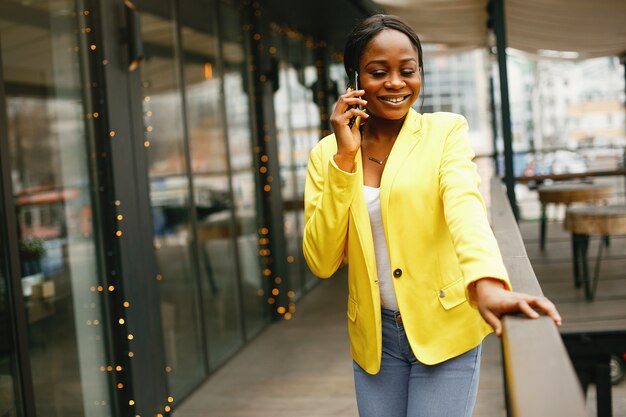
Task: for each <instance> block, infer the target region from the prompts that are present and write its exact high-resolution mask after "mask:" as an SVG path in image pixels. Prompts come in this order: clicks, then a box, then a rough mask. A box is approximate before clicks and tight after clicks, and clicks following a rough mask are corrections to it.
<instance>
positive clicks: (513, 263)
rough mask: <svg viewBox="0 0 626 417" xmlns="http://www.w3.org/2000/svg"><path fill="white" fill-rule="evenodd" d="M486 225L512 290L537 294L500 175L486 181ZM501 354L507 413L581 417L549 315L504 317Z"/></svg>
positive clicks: (573, 379)
mask: <svg viewBox="0 0 626 417" xmlns="http://www.w3.org/2000/svg"><path fill="white" fill-rule="evenodd" d="M491 224H492V228H493V231H494V234H495V236H496V239H497V240H498V244H499V246H500V251H501V252H502V256H503V259H504V263H505V265H506V268H507V270H508V273H509V277H510V279H511V285H512V286H513V288H514V289H515V290H516V291H520V292H525V293H527V294H531V295H536V296H542V295H543V292H542V290H541V287H540V286H539V282H538V281H537V277H536V275H535V272H534V271H533V268H532V266H531V263H530V260H529V259H528V256H527V254H526V249H525V247H524V242H523V241H522V236H521V234H520V231H519V228H518V226H517V223H516V221H515V218H514V216H513V211H512V210H511V206H510V205H509V201H508V199H507V197H506V192H505V190H504V188H503V186H502V183H501V181H500V179H498V178H493V179H492V182H491ZM502 352H503V355H502V356H503V366H504V378H505V386H506V403H507V412H508V415H509V416H511V417H544V416H545V417H561V416H563V417H566V416H567V417H586V416H587V414H586V411H585V398H584V396H583V391H582V388H581V386H580V383H579V381H578V377H577V376H576V372H575V371H574V367H573V365H572V363H571V361H570V359H569V356H568V353H567V350H566V348H565V345H564V344H563V341H562V339H561V336H560V335H559V331H558V329H557V327H556V325H555V324H554V323H553V322H552V320H551V319H550V318H548V317H545V316H542V317H540V318H538V319H534V320H533V319H527V318H524V317H521V316H515V315H509V316H505V317H504V318H503V333H502Z"/></svg>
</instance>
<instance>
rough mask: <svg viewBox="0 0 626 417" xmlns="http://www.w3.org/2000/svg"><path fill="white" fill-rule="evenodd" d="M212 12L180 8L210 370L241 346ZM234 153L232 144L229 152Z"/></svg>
mask: <svg viewBox="0 0 626 417" xmlns="http://www.w3.org/2000/svg"><path fill="white" fill-rule="evenodd" d="M214 9H215V5H213V8H211V7H210V4H207V1H206V0H189V1H187V2H184V3H183V4H181V41H182V45H183V53H182V57H183V66H184V69H183V73H184V76H185V96H186V100H187V102H186V104H187V106H186V108H187V125H188V133H189V148H190V154H191V167H192V174H193V187H194V193H195V195H196V213H197V217H198V225H197V235H196V236H197V242H198V252H199V254H200V267H201V271H202V275H201V277H202V283H203V285H202V288H203V291H202V294H203V297H204V305H205V323H206V329H207V343H208V353H209V364H210V367H211V369H215V368H216V367H217V366H218V365H220V364H221V363H223V362H224V360H225V359H226V358H228V357H230V356H231V355H232V354H233V353H234V352H235V351H236V350H237V349H238V348H239V347H240V346H241V345H242V344H243V331H242V330H243V329H242V320H241V310H240V298H239V288H238V271H237V257H236V251H235V242H236V241H235V240H234V239H233V237H234V235H235V232H234V228H233V222H232V220H233V218H232V215H233V213H232V211H233V201H232V198H231V190H230V186H231V185H230V181H229V178H228V170H229V158H228V148H227V146H226V137H225V129H224V119H223V117H224V114H223V111H222V102H221V98H222V94H221V90H220V89H221V81H222V74H221V72H220V67H219V66H218V51H219V42H218V39H217V30H216V27H215V26H214V25H212V24H211V19H209V18H208V16H210V15H211V10H214ZM236 95H237V91H236V90H235V91H230V90H229V94H228V95H227V96H229V98H230V99H234V100H236V99H237V97H236ZM240 97H241V95H240ZM243 139H244V140H245V136H244V137H243ZM233 140H234V141H235V143H237V142H238V141H237V139H236V138H233ZM240 140H241V139H240ZM237 144H241V142H238V143H237ZM235 147H236V145H235V144H231V149H233V150H235V149H236V148H235ZM243 162H244V163H245V160H244V161H243ZM240 225H241V224H239V225H238V226H240Z"/></svg>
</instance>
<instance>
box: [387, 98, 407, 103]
mask: <svg viewBox="0 0 626 417" xmlns="http://www.w3.org/2000/svg"><path fill="white" fill-rule="evenodd" d="M404 99H405V97H396V98H384V97H383V100H385V101H388V102H390V103H399V102H401V101H402V100H404Z"/></svg>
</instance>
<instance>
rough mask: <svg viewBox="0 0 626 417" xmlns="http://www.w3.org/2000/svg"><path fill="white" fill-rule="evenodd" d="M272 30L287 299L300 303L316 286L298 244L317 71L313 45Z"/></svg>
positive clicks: (314, 137)
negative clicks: (306, 291) (305, 291)
mask: <svg viewBox="0 0 626 417" xmlns="http://www.w3.org/2000/svg"><path fill="white" fill-rule="evenodd" d="M274 30H275V33H274V34H273V39H272V40H273V42H274V45H276V46H277V50H278V51H279V52H278V54H277V58H278V59H279V60H280V72H279V89H278V91H277V92H276V94H275V95H274V106H275V111H276V125H277V135H278V147H279V160H280V173H281V183H282V186H283V188H282V191H283V200H284V201H285V203H286V204H285V206H286V207H288V209H287V210H286V211H285V213H284V219H285V220H284V221H285V239H286V243H287V244H286V249H287V262H288V267H289V288H290V290H291V291H293V292H291V293H290V295H291V298H293V297H296V298H298V297H299V296H300V294H299V293H301V292H302V290H303V289H305V288H307V287H310V286H311V285H313V284H314V283H315V282H316V278H315V277H314V276H313V275H312V274H311V273H310V272H309V270H308V268H306V265H305V262H304V257H303V255H302V247H301V243H302V230H303V228H304V224H303V221H304V213H303V209H302V206H303V200H304V179H305V176H306V165H307V161H308V157H309V151H310V150H311V148H312V147H313V146H314V145H315V144H316V143H317V142H318V141H319V139H320V135H321V131H320V115H319V108H318V106H317V105H316V104H315V100H314V96H313V94H314V90H315V88H316V83H317V69H316V67H315V65H314V57H313V49H312V48H313V45H312V42H311V41H306V42H305V41H304V40H301V39H299V38H296V39H292V38H291V37H287V38H285V37H281V36H280V34H279V33H280V32H281V29H280V28H277V27H276V26H274ZM277 32H278V33H277ZM280 49H282V52H280ZM290 305H291V306H293V304H290ZM292 308H293V307H292Z"/></svg>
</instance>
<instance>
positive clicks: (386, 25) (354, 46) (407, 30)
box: [343, 14, 424, 80]
mask: <svg viewBox="0 0 626 417" xmlns="http://www.w3.org/2000/svg"><path fill="white" fill-rule="evenodd" d="M386 29H393V30H397V31H398V32H402V33H404V34H405V35H406V36H407V37H408V38H409V40H410V41H411V43H412V44H413V47H414V48H415V50H416V51H417V58H418V63H419V71H420V73H421V74H422V76H423V75H424V70H423V68H424V63H423V61H422V44H421V42H420V40H419V37H418V36H417V33H415V31H414V30H413V28H411V26H409V25H407V24H406V23H404V22H403V21H402V20H401V19H400V18H399V17H398V16H393V15H388V14H375V15H373V16H370V17H368V18H366V19H363V20H362V21H361V22H360V23H359V24H358V25H356V27H355V28H354V29H353V30H352V33H350V35H348V39H347V40H346V47H345V49H344V52H343V66H344V67H345V69H346V74H348V79H350V80H351V79H352V74H353V71H356V70H358V68H359V61H360V60H361V56H362V55H363V51H364V50H365V48H366V47H367V44H368V43H369V42H370V40H371V39H372V38H373V37H374V36H375V35H377V34H378V33H380V32H382V31H383V30H386Z"/></svg>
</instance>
